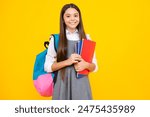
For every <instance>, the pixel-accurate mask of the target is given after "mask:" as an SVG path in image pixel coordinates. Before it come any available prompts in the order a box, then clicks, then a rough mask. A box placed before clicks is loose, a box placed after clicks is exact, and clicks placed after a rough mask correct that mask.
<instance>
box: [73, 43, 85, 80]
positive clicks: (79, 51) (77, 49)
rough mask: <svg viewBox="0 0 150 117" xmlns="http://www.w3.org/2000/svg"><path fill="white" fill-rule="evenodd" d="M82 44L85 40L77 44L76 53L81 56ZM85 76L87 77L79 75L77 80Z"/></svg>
mask: <svg viewBox="0 0 150 117" xmlns="http://www.w3.org/2000/svg"><path fill="white" fill-rule="evenodd" d="M82 42H83V40H80V41H78V42H77V43H76V44H75V53H77V54H79V55H80V54H81V49H82ZM83 76H85V75H83V74H78V73H77V78H82V77H83Z"/></svg>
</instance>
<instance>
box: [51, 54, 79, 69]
mask: <svg viewBox="0 0 150 117" xmlns="http://www.w3.org/2000/svg"><path fill="white" fill-rule="evenodd" d="M78 61H81V56H80V55H78V54H71V56H70V57H69V58H68V59H67V60H64V61H61V62H54V63H53V64H52V71H57V70H59V69H61V68H63V67H67V66H70V65H72V64H75V63H78Z"/></svg>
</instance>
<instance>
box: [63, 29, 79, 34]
mask: <svg viewBox="0 0 150 117" xmlns="http://www.w3.org/2000/svg"><path fill="white" fill-rule="evenodd" d="M75 33H78V29H76V30H75V31H74V32H73V33H71V32H70V31H69V30H67V29H66V34H75Z"/></svg>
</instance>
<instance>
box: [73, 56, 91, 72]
mask: <svg viewBox="0 0 150 117" xmlns="http://www.w3.org/2000/svg"><path fill="white" fill-rule="evenodd" d="M88 65H89V63H88V62H86V61H84V59H81V61H80V62H78V63H75V64H74V67H75V70H76V71H82V70H84V69H87V68H88Z"/></svg>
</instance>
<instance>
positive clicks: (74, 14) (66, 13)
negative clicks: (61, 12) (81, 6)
mask: <svg viewBox="0 0 150 117" xmlns="http://www.w3.org/2000/svg"><path fill="white" fill-rule="evenodd" d="M78 14H79V13H74V14H73V15H78ZM65 15H71V14H69V13H65Z"/></svg>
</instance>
